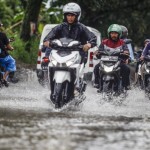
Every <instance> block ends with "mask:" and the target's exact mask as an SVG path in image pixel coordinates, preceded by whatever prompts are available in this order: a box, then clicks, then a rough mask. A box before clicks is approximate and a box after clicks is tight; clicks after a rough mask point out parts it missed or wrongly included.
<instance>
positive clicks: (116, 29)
mask: <svg viewBox="0 0 150 150" xmlns="http://www.w3.org/2000/svg"><path fill="white" fill-rule="evenodd" d="M110 32H117V33H118V34H119V38H121V36H122V29H121V27H120V25H118V24H112V25H110V26H109V28H108V30H107V33H108V37H110Z"/></svg>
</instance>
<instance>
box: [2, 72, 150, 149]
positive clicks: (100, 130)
mask: <svg viewBox="0 0 150 150" xmlns="http://www.w3.org/2000/svg"><path fill="white" fill-rule="evenodd" d="M25 72H26V73H25ZM49 94H50V92H49V90H48V89H44V88H43V87H41V86H40V85H39V83H38V82H37V78H36V73H35V72H32V71H30V70H25V71H24V72H22V78H21V80H20V82H19V83H18V84H10V86H9V88H5V87H4V88H2V89H0V150H149V149H150V100H149V99H148V98H146V96H145V94H144V92H143V91H140V90H139V89H138V88H136V89H134V88H132V90H130V91H129V92H128V96H127V97H126V98H125V99H123V100H121V99H119V98H118V99H115V100H114V101H113V102H104V101H102V100H101V95H98V94H97V93H96V89H94V88H92V86H91V83H88V87H87V91H86V93H85V94H86V96H87V98H86V100H85V101H84V102H83V103H81V105H80V106H79V107H73V106H66V107H65V108H63V109H61V110H55V109H54V108H53V106H52V105H51V103H50V101H49Z"/></svg>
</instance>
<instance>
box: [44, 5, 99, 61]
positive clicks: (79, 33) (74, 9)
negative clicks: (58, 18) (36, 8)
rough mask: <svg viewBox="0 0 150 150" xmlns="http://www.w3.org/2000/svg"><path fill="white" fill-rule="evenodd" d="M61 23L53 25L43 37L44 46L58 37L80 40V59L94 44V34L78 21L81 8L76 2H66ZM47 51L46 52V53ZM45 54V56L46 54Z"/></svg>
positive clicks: (47, 45) (48, 45)
mask: <svg viewBox="0 0 150 150" xmlns="http://www.w3.org/2000/svg"><path fill="white" fill-rule="evenodd" d="M63 14H64V20H63V23H61V24H59V25H57V26H56V27H54V28H53V29H52V30H51V31H50V32H49V33H48V35H47V36H46V37H45V39H44V46H46V47H50V44H51V41H52V40H54V39H60V38H71V39H73V40H77V41H80V42H81V44H82V45H83V51H81V53H80V54H81V56H83V57H82V59H83V58H84V56H85V55H87V51H88V50H89V49H90V48H91V47H94V46H96V40H97V39H96V36H95V35H94V34H93V33H92V32H90V31H89V30H88V29H87V27H86V26H85V25H83V24H81V23H80V22H79V20H80V17H81V8H80V6H79V5H78V4H76V3H68V4H66V5H65V6H64V8H63ZM48 53H49V52H47V54H48ZM47 54H46V56H47Z"/></svg>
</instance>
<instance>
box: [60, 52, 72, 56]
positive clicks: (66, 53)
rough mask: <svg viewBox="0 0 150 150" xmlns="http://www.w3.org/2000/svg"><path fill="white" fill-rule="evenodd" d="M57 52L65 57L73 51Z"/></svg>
mask: <svg viewBox="0 0 150 150" xmlns="http://www.w3.org/2000/svg"><path fill="white" fill-rule="evenodd" d="M57 54H58V55H59V56H61V57H65V56H68V55H70V54H71V51H57Z"/></svg>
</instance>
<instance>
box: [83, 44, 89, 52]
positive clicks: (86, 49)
mask: <svg viewBox="0 0 150 150" xmlns="http://www.w3.org/2000/svg"><path fill="white" fill-rule="evenodd" d="M90 48H91V44H90V43H87V44H85V45H84V46H83V50H84V51H85V52H87V51H88V50H89V49H90Z"/></svg>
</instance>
